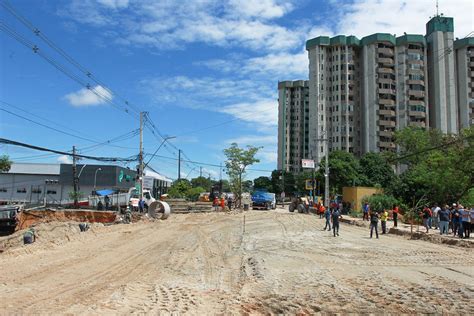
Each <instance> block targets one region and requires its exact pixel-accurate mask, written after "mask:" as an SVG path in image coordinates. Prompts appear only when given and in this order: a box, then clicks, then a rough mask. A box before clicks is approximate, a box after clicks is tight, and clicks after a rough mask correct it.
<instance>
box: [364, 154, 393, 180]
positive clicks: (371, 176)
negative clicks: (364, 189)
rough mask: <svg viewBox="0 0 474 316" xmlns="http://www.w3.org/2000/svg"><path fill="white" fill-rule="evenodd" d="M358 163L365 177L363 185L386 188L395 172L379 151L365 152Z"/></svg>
mask: <svg viewBox="0 0 474 316" xmlns="http://www.w3.org/2000/svg"><path fill="white" fill-rule="evenodd" d="M359 164H360V171H361V173H362V174H363V175H364V177H365V179H366V182H365V183H362V184H363V185H366V186H372V187H374V186H381V187H383V188H387V187H389V186H390V185H391V183H392V182H393V181H394V178H395V172H394V171H393V169H392V167H391V165H390V163H389V162H388V161H387V159H386V158H385V157H384V156H383V155H382V154H380V153H370V152H369V153H366V154H365V155H364V156H362V158H361V159H360V160H359Z"/></svg>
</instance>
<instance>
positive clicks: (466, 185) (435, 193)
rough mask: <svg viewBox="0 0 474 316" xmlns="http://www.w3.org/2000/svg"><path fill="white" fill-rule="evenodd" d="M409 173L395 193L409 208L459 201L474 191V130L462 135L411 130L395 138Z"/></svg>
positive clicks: (465, 131)
mask: <svg viewBox="0 0 474 316" xmlns="http://www.w3.org/2000/svg"><path fill="white" fill-rule="evenodd" d="M395 136H396V143H397V144H398V145H399V147H400V155H399V157H397V158H396V161H397V162H398V163H400V164H401V165H402V167H403V168H404V169H406V171H405V172H404V173H403V174H402V175H401V176H400V180H401V181H400V183H399V186H398V187H397V188H393V189H392V191H393V193H394V194H395V196H396V197H399V198H401V199H402V200H403V201H404V202H406V203H407V204H408V205H412V206H414V205H419V201H426V203H433V202H436V203H446V202H451V201H458V200H459V199H461V198H462V197H463V196H465V195H466V194H467V192H469V190H470V189H472V188H473V187H474V127H471V128H469V129H465V130H463V131H462V132H461V133H460V134H459V135H443V134H442V133H441V132H439V131H436V130H430V131H425V130H420V129H413V128H407V129H404V130H402V131H399V132H397V133H396V134H395Z"/></svg>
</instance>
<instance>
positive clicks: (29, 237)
mask: <svg viewBox="0 0 474 316" xmlns="http://www.w3.org/2000/svg"><path fill="white" fill-rule="evenodd" d="M36 237H37V236H36V232H35V229H34V228H33V227H30V228H29V229H28V230H27V231H26V232H25V233H24V234H23V244H25V245H28V244H32V243H34V242H35V241H36Z"/></svg>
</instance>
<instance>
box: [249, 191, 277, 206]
mask: <svg viewBox="0 0 474 316" xmlns="http://www.w3.org/2000/svg"><path fill="white" fill-rule="evenodd" d="M275 208H276V198H275V193H269V192H265V191H255V192H254V193H252V209H254V210H257V209H261V210H270V209H273V210H274V209H275Z"/></svg>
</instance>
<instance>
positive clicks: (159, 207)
mask: <svg viewBox="0 0 474 316" xmlns="http://www.w3.org/2000/svg"><path fill="white" fill-rule="evenodd" d="M170 213H171V208H170V206H169V204H168V203H166V202H163V201H154V202H152V203H150V205H149V206H148V215H149V216H150V217H152V218H158V219H167V218H168V216H170Z"/></svg>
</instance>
